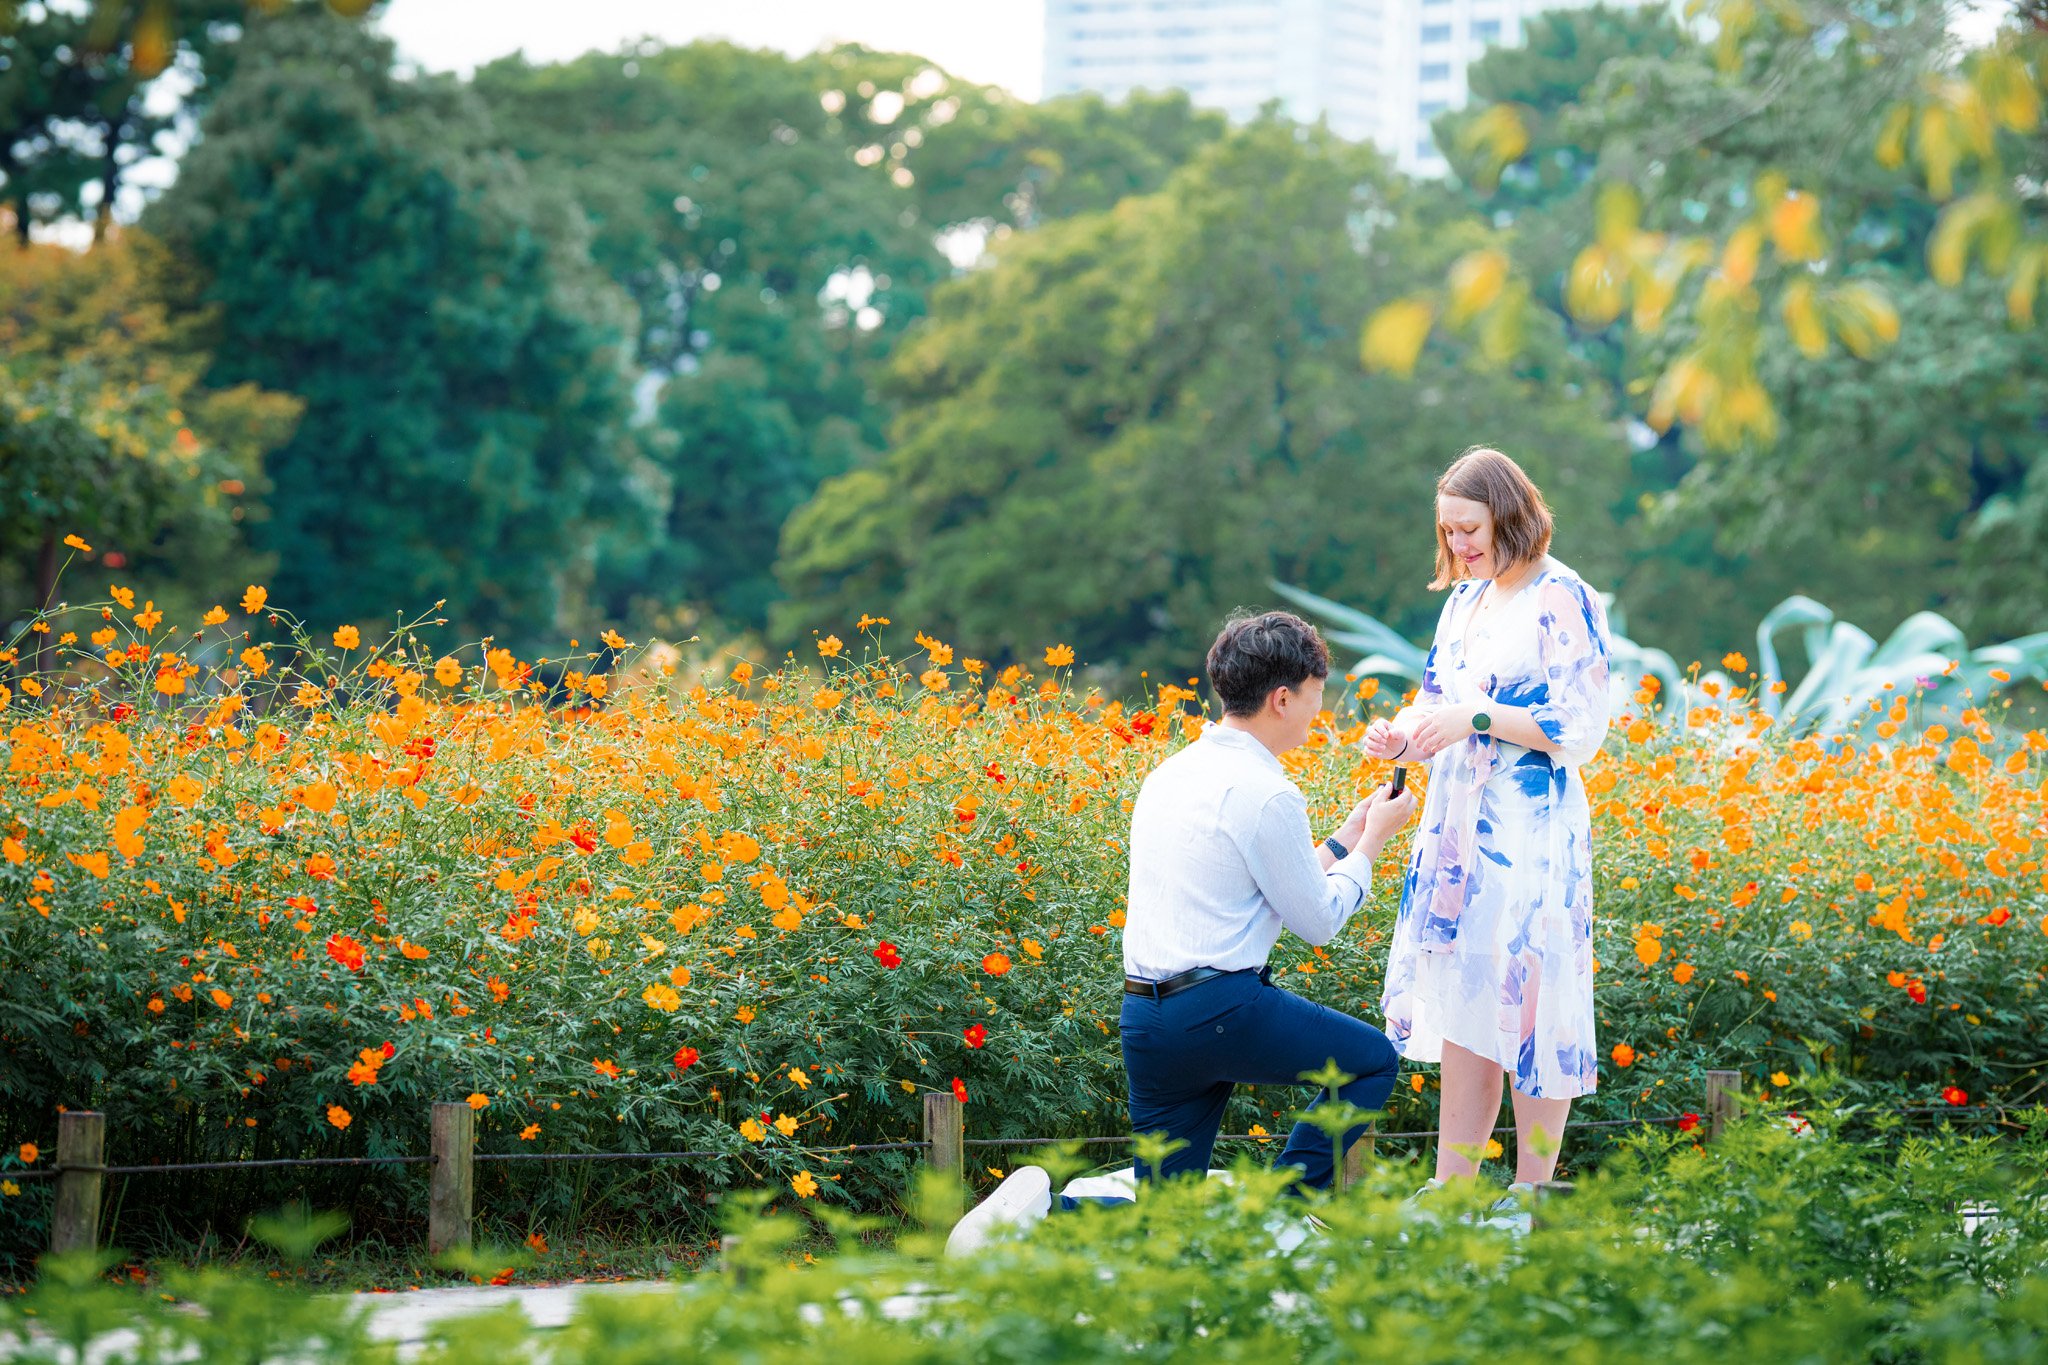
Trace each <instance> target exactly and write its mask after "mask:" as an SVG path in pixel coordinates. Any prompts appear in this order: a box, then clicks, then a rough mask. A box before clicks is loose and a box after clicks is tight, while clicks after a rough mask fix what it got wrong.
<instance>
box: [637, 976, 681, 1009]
mask: <svg viewBox="0 0 2048 1365" xmlns="http://www.w3.org/2000/svg"><path fill="white" fill-rule="evenodd" d="M640 998H641V999H642V1000H644V1001H646V1002H647V1008H649V1009H651V1010H659V1011H660V1012H661V1013H663V1014H674V1013H675V1012H676V1011H677V1010H679V1009H681V1008H682V1006H683V997H682V996H680V995H678V994H676V992H675V988H674V987H671V986H664V985H662V984H661V983H660V982H658V981H657V982H656V983H655V984H653V985H652V986H649V987H648V988H647V989H646V990H644V991H642V992H640Z"/></svg>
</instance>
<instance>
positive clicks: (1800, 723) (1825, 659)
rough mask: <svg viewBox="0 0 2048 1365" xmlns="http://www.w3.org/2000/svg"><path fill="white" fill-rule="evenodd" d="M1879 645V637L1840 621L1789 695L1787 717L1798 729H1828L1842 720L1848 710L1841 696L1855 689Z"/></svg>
mask: <svg viewBox="0 0 2048 1365" xmlns="http://www.w3.org/2000/svg"><path fill="white" fill-rule="evenodd" d="M1817 628H1818V627H1816V629H1817ZM1809 638H1810V637H1809ZM1876 648H1877V641H1875V640H1873V639H1871V638H1870V634H1869V632H1868V631H1865V630H1861V629H1859V628H1858V627H1856V626H1852V625H1850V624H1849V623H1848V622H1847V621H1836V622H1835V623H1834V625H1833V626H1832V627H1830V628H1829V629H1828V631H1827V635H1826V640H1825V643H1823V644H1822V645H1821V647H1820V648H1819V649H1818V650H1817V651H1815V652H1814V654H1813V666H1812V667H1811V668H1809V669H1807V670H1806V676H1805V677H1804V678H1802V679H1801V680H1800V682H1799V686H1798V687H1797V688H1796V689H1794V690H1793V693H1792V695H1791V696H1790V697H1788V698H1786V700H1785V709H1784V713H1783V718H1784V719H1785V720H1786V721H1788V722H1791V723H1792V724H1793V725H1794V727H1795V729H1797V730H1810V729H1827V728H1830V727H1831V726H1832V725H1835V724H1838V723H1839V721H1840V719H1841V717H1842V715H1844V714H1846V713H1845V712H1844V711H1843V709H1842V707H1841V705H1840V702H1841V699H1842V698H1843V697H1844V696H1846V695H1847V694H1848V693H1849V692H1851V691H1853V690H1854V689H1855V679H1856V673H1857V670H1858V669H1860V668H1862V667H1863V664H1864V661H1865V660H1867V659H1868V658H1869V657H1870V654H1871V651H1872V650H1874V649H1876Z"/></svg>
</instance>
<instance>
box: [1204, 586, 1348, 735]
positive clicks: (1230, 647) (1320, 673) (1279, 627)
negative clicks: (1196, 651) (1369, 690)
mask: <svg viewBox="0 0 2048 1365" xmlns="http://www.w3.org/2000/svg"><path fill="white" fill-rule="evenodd" d="M1329 676H1330V647H1329V646H1328V645H1326V644H1324V643H1323V637H1322V636H1320V635H1318V634H1316V628H1315V627H1314V626H1312V625H1310V624H1309V623H1308V622H1306V621H1304V620H1302V619H1301V618H1300V617H1299V616H1296V615H1295V614H1294V613H1292V612H1286V611H1268V612H1261V613H1259V614H1258V615H1257V616H1240V617H1236V618H1234V619H1232V620H1231V621H1230V622H1228V623H1227V624H1226V625H1225V626H1224V627H1223V632H1222V634H1220V635H1218V636H1217V637H1216V643H1215V644H1213V645H1210V646H1209V685H1210V686H1211V687H1213V688H1215V689H1216V695H1217V696H1218V697H1220V698H1221V699H1222V701H1223V713H1224V714H1225V715H1227V716H1255V715H1257V714H1258V713H1259V711H1260V709H1261V708H1263V707H1264V706H1265V704H1266V698H1267V697H1270V696H1271V695H1273V689H1274V688H1276V687H1296V688H1298V687H1300V686H1301V685H1302V684H1303V683H1305V682H1307V681H1308V680H1309V679H1310V678H1327V677H1329Z"/></svg>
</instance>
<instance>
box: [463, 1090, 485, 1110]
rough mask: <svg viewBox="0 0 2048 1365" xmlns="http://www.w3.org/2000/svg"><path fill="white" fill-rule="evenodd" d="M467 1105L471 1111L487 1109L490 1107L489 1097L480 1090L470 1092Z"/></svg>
mask: <svg viewBox="0 0 2048 1365" xmlns="http://www.w3.org/2000/svg"><path fill="white" fill-rule="evenodd" d="M467 1103H468V1105H469V1107H470V1108H472V1109H488V1108H490V1105H491V1097H490V1096H489V1095H486V1094H485V1093H484V1092H483V1091H481V1090H473V1091H471V1092H470V1096H469V1099H468V1101H467Z"/></svg>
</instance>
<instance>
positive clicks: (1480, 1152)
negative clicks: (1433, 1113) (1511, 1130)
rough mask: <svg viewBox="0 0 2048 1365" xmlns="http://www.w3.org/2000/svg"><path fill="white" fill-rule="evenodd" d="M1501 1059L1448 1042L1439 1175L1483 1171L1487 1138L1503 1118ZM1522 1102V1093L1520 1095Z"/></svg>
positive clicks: (1444, 1177)
mask: <svg viewBox="0 0 2048 1365" xmlns="http://www.w3.org/2000/svg"><path fill="white" fill-rule="evenodd" d="M1506 1074H1507V1073H1506V1072H1504V1071H1502V1070H1501V1066H1500V1063H1498V1062H1496V1061H1493V1060H1492V1059H1491V1058H1487V1057H1482V1056H1480V1055H1479V1054H1478V1053H1476V1052H1471V1051H1468V1050H1467V1049H1465V1048H1462V1047H1459V1046H1458V1045H1457V1044H1456V1043H1445V1044H1444V1060H1443V1077H1442V1079H1443V1106H1442V1117H1441V1118H1440V1119H1439V1120H1438V1122H1437V1128H1438V1130H1439V1131H1438V1135H1437V1140H1436V1178H1437V1179H1439V1180H1448V1179H1450V1178H1451V1177H1452V1176H1454V1175H1477V1174H1479V1162H1480V1160H1481V1159H1483V1157H1484V1153H1485V1150H1486V1140H1487V1139H1488V1138H1489V1137H1491V1136H1492V1135H1493V1126H1494V1124H1495V1123H1497V1122H1499V1120H1500V1085H1501V1081H1502V1079H1503V1078H1504V1077H1505V1076H1506ZM1516 1103H1517V1104H1518V1105H1519V1103H1520V1097H1519V1096H1518V1097H1517V1098H1516Z"/></svg>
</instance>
